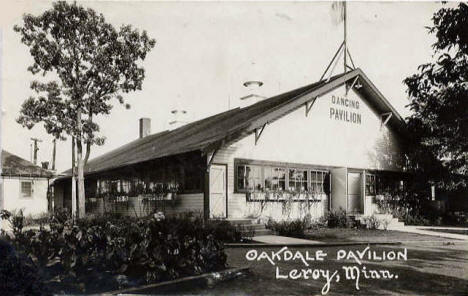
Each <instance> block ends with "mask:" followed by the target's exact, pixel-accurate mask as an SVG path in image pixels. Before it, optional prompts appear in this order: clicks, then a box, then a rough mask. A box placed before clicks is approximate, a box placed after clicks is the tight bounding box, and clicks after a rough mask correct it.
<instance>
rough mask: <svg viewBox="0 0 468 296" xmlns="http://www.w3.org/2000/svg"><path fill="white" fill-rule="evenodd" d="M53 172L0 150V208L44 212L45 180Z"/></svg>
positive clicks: (33, 212) (28, 213) (46, 207)
mask: <svg viewBox="0 0 468 296" xmlns="http://www.w3.org/2000/svg"><path fill="white" fill-rule="evenodd" d="M53 177H54V174H53V173H52V172H51V171H49V170H48V169H45V168H42V167H40V166H37V165H35V164H33V163H32V162H30V161H27V160H26V159H23V158H21V157H19V156H17V155H14V154H12V153H10V152H8V151H5V150H2V171H1V178H2V183H3V186H1V187H0V188H1V190H2V192H0V210H3V209H4V210H8V211H15V210H23V213H24V215H33V216H34V215H38V214H42V213H47V212H48V211H49V209H50V208H51V205H50V204H49V198H48V193H49V191H48V190H49V183H50V180H51V179H52V178H53Z"/></svg>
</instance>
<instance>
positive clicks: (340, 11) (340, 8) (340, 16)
mask: <svg viewBox="0 0 468 296" xmlns="http://www.w3.org/2000/svg"><path fill="white" fill-rule="evenodd" d="M331 9H332V22H333V23H334V24H335V25H339V24H340V23H341V22H343V42H342V43H341V45H340V47H339V48H338V50H337V51H336V53H335V55H334V56H333V58H332V60H331V61H330V63H329V64H328V66H327V68H326V69H325V71H324V72H323V74H322V77H321V78H320V81H322V80H323V79H324V77H325V76H326V75H327V73H328V78H327V81H328V80H329V79H330V77H331V76H332V75H333V72H334V71H335V67H336V65H337V63H338V61H339V60H340V59H341V56H342V55H343V73H346V72H348V71H349V70H354V69H355V66H354V62H353V58H352V57H351V54H350V53H349V48H348V40H347V39H348V36H347V35H348V28H347V25H348V24H347V22H348V20H347V3H346V1H335V2H333V3H332V5H331ZM349 62H351V63H350V64H349Z"/></svg>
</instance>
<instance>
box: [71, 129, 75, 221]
mask: <svg viewBox="0 0 468 296" xmlns="http://www.w3.org/2000/svg"><path fill="white" fill-rule="evenodd" d="M75 163H76V162H75V137H72V180H71V186H72V188H71V192H72V193H71V199H72V217H73V220H75V219H76V179H75V174H76V170H75Z"/></svg>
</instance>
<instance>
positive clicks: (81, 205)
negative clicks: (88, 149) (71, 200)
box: [76, 109, 86, 218]
mask: <svg viewBox="0 0 468 296" xmlns="http://www.w3.org/2000/svg"><path fill="white" fill-rule="evenodd" d="M76 121H77V126H78V139H77V141H76V148H77V149H76V151H77V166H78V217H80V218H84V216H85V213H86V209H85V188H84V165H83V137H82V125H81V110H80V109H78V112H77V118H76Z"/></svg>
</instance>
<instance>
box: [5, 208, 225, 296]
mask: <svg viewBox="0 0 468 296" xmlns="http://www.w3.org/2000/svg"><path fill="white" fill-rule="evenodd" d="M8 219H9V221H10V222H11V223H12V224H13V225H16V226H14V228H13V230H14V237H7V239H9V240H10V241H11V243H12V244H13V245H14V247H15V248H16V249H17V250H18V251H20V252H24V254H26V255H27V256H28V257H30V258H31V259H32V260H33V262H34V263H35V264H37V265H38V266H39V267H41V268H42V269H44V270H45V273H46V274H48V278H49V279H52V278H58V279H59V281H60V282H61V283H62V284H65V285H68V286H67V290H68V291H77V292H80V291H81V292H87V293H89V292H103V291H105V290H111V289H117V288H121V287H123V286H127V285H130V286H131V285H139V284H144V283H153V282H158V281H163V280H170V279H175V278H178V277H182V276H187V275H193V274H200V273H204V272H210V271H215V270H220V269H223V268H224V267H225V266H226V255H225V253H224V247H223V244H222V242H221V241H220V240H219V239H217V236H218V237H221V236H222V237H223V238H226V239H227V238H229V237H230V236H231V235H232V234H229V233H228V234H227V233H223V231H224V232H225V230H226V229H228V226H226V225H225V224H219V225H218V224H210V223H208V224H205V223H203V220H201V219H176V218H171V219H163V220H161V219H156V218H154V217H149V218H145V219H142V218H140V219H136V218H128V217H126V218H125V219H121V218H118V217H115V216H102V217H94V218H88V219H81V220H77V221H76V222H73V221H72V220H70V219H66V220H63V219H64V217H63V216H60V214H59V215H54V217H52V220H51V223H50V230H46V229H44V228H42V227H41V228H40V229H39V230H28V231H23V230H22V229H21V228H20V226H21V220H24V217H22V218H21V217H12V216H11V217H9V218H8ZM158 220H159V221H158ZM15 229H16V230H15ZM96 277H97V278H96ZM99 277H100V278H101V281H99Z"/></svg>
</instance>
